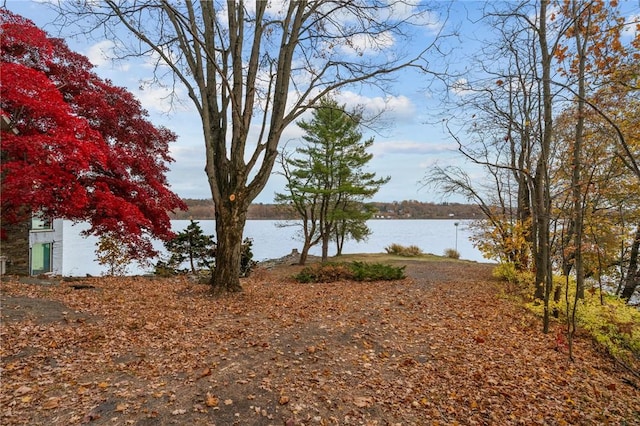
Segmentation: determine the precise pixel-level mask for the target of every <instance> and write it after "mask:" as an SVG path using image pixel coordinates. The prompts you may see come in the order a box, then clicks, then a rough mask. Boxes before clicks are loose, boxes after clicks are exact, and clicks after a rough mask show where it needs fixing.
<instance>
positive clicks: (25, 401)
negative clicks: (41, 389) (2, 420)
mask: <svg viewBox="0 0 640 426" xmlns="http://www.w3.org/2000/svg"><path fill="white" fill-rule="evenodd" d="M32 399H33V397H32V396H31V395H26V396H23V397H22V398H20V401H22V402H24V403H25V404H27V403H29V402H31V400H32Z"/></svg>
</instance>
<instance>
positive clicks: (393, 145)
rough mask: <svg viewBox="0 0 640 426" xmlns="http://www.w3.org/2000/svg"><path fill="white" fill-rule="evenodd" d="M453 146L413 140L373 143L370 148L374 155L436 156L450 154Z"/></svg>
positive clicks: (453, 148)
mask: <svg viewBox="0 0 640 426" xmlns="http://www.w3.org/2000/svg"><path fill="white" fill-rule="evenodd" d="M454 150H455V146H454V145H453V144H450V143H432V142H419V141H415V140H404V141H383V142H375V143H374V144H373V147H372V148H371V152H372V153H373V154H374V155H387V154H417V155H437V154H442V153H450V152H453V151H454Z"/></svg>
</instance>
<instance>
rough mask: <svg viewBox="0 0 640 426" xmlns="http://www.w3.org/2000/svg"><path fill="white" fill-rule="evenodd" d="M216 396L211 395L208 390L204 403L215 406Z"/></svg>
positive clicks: (216, 402)
mask: <svg viewBox="0 0 640 426" xmlns="http://www.w3.org/2000/svg"><path fill="white" fill-rule="evenodd" d="M218 402H219V401H218V398H217V397H215V396H213V395H211V394H210V393H209V392H207V398H206V400H205V404H207V407H217V406H218Z"/></svg>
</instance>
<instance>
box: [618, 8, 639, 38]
mask: <svg viewBox="0 0 640 426" xmlns="http://www.w3.org/2000/svg"><path fill="white" fill-rule="evenodd" d="M639 26H640V14H635V15H631V16H629V17H628V18H627V19H626V25H625V26H624V27H623V30H622V36H623V37H631V38H633V37H636V36H637V35H638V28H639Z"/></svg>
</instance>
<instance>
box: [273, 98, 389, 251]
mask: <svg viewBox="0 0 640 426" xmlns="http://www.w3.org/2000/svg"><path fill="white" fill-rule="evenodd" d="M360 118H361V117H360V115H359V114H356V113H347V112H346V111H345V107H344V106H340V105H338V103H337V102H336V101H335V100H333V99H330V98H325V99H323V100H322V101H321V102H320V105H319V107H318V108H317V109H316V110H314V113H313V118H312V119H311V120H310V121H305V120H301V121H299V122H298V123H297V124H298V126H299V127H300V128H301V129H302V130H304V132H305V135H304V136H303V138H302V139H303V141H304V143H303V145H302V146H300V147H298V148H297V149H296V150H295V152H294V153H293V154H286V153H283V154H282V156H281V163H282V166H283V170H284V176H285V178H286V179H287V184H286V191H287V192H286V193H279V194H276V202H277V203H279V204H286V205H289V206H290V207H292V209H293V210H294V211H295V212H296V213H297V214H298V216H299V217H300V218H301V219H302V233H303V236H304V246H303V248H302V252H301V256H300V263H301V264H304V263H305V261H306V257H307V254H308V251H309V249H310V248H311V247H312V246H314V245H316V244H318V243H321V244H322V259H323V260H326V259H327V258H328V247H329V242H330V240H331V238H335V241H336V243H337V247H338V254H340V253H341V251H342V246H343V244H344V240H345V239H346V238H354V239H356V240H362V239H364V238H366V236H367V235H369V233H370V231H369V228H368V227H367V226H366V221H367V219H369V218H371V216H372V214H373V213H372V211H371V209H367V208H365V207H364V205H363V202H364V201H365V200H366V199H369V198H371V197H372V196H373V195H375V194H376V193H377V192H378V190H379V189H380V187H381V186H382V185H383V184H385V183H386V182H388V181H389V177H385V178H376V175H375V173H370V172H367V171H365V170H364V168H365V166H366V165H367V163H368V162H369V161H370V160H371V158H373V154H370V153H367V149H368V148H369V147H370V146H371V145H372V144H373V138H371V139H367V140H365V141H362V133H361V132H360V131H359V127H360Z"/></svg>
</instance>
